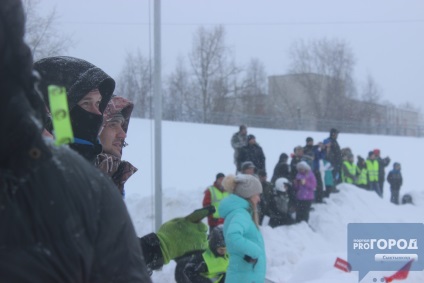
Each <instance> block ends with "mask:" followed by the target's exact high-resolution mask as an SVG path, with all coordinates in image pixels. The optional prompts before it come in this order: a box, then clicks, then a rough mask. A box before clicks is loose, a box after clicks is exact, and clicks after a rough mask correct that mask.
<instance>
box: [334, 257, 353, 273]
mask: <svg viewBox="0 0 424 283" xmlns="http://www.w3.org/2000/svg"><path fill="white" fill-rule="evenodd" d="M334 267H335V268H338V269H340V270H343V271H344V272H350V271H351V270H352V266H350V263H349V262H347V261H346V260H344V259H341V258H339V257H338V258H337V259H336V262H335V263H334Z"/></svg>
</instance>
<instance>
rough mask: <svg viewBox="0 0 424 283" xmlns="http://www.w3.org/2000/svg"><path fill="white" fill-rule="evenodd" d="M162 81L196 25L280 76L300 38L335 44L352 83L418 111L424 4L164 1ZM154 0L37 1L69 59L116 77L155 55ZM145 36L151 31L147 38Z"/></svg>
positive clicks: (241, 57)
mask: <svg viewBox="0 0 424 283" xmlns="http://www.w3.org/2000/svg"><path fill="white" fill-rule="evenodd" d="M161 3H162V24H163V26H162V64H163V65H162V66H163V77H165V76H166V75H167V74H169V73H170V72H171V71H172V70H173V67H174V65H175V63H176V61H177V57H178V56H182V57H183V58H184V59H185V60H186V63H187V66H188V60H187V55H188V53H189V52H190V50H191V47H192V38H193V33H194V31H195V30H196V29H197V28H198V27H199V26H202V25H203V26H205V27H213V26H215V25H223V26H224V28H225V30H226V43H227V45H228V46H230V47H231V48H232V51H233V54H234V56H235V58H236V61H237V62H238V63H239V64H241V65H243V64H247V63H248V62H249V60H250V59H251V58H258V59H260V60H261V61H262V62H263V63H264V65H265V68H266V71H267V74H268V75H278V74H285V73H286V72H287V68H288V64H289V59H290V58H289V57H288V56H289V52H288V51H289V48H290V45H291V44H292V43H293V42H294V41H295V40H298V39H306V40H309V39H320V38H324V37H326V38H329V39H332V38H338V39H343V40H345V41H347V42H348V43H349V44H350V46H351V48H352V50H353V52H354V54H355V58H356V65H355V70H354V77H355V79H356V80H357V81H358V82H361V81H364V80H365V79H366V76H367V75H368V74H370V75H371V76H372V77H373V78H374V79H375V81H376V82H377V84H378V85H379V86H380V88H381V90H382V94H383V100H388V101H390V102H392V103H393V104H395V105H398V104H400V103H403V102H406V101H409V102H411V103H413V104H414V105H416V106H418V107H420V108H421V109H422V110H424V97H423V94H424V93H423V89H424V79H423V68H424V54H423V52H424V37H423V35H424V1H421V0H397V1H395V0H378V1H374V0H372V1H370V0H349V1H337V0H310V1H305V0H303V1H302V0H301V1H299V0H296V1H295V0H291V1H284V0H262V1H259V0H258V1H253V0H162V2H161ZM153 4H154V3H153V0H151V1H148V0H73V1H63V0H42V1H41V3H40V8H42V11H41V12H42V13H45V12H46V11H49V10H51V9H52V8H54V7H55V8H56V13H57V15H58V16H59V18H58V28H59V29H60V30H61V31H62V32H63V33H65V34H69V35H71V36H72V38H73V40H74V42H75V44H74V46H72V47H71V48H70V49H69V50H68V54H66V55H70V56H75V57H80V58H82V59H85V60H88V61H90V62H92V63H94V64H95V65H97V66H99V67H101V68H102V69H104V70H105V71H106V72H107V73H109V74H110V75H111V76H113V77H115V78H117V76H118V75H119V73H120V72H121V70H122V68H123V65H124V60H125V55H126V53H127V52H135V51H136V50H137V49H139V50H140V51H141V53H142V54H143V56H145V57H150V56H153ZM149 30H150V32H149Z"/></svg>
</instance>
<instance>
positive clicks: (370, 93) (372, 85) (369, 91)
mask: <svg viewBox="0 0 424 283" xmlns="http://www.w3.org/2000/svg"><path fill="white" fill-rule="evenodd" d="M380 99H381V89H380V87H379V86H378V85H377V83H376V82H375V80H374V78H373V77H372V76H371V75H370V74H368V75H367V78H366V81H365V83H364V84H363V85H362V100H364V101H366V102H371V103H378V102H380Z"/></svg>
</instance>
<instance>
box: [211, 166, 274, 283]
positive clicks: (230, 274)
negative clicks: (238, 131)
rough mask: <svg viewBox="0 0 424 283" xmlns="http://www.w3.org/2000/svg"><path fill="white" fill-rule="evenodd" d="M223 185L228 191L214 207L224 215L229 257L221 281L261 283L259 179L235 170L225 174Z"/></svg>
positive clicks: (262, 250)
mask: <svg viewBox="0 0 424 283" xmlns="http://www.w3.org/2000/svg"><path fill="white" fill-rule="evenodd" d="M223 185H224V188H225V190H226V191H228V192H230V195H229V196H228V197H226V198H225V199H223V200H222V201H221V204H220V206H219V208H218V210H219V215H221V216H222V217H223V218H224V219H225V221H224V237H225V242H226V245H227V249H228V254H229V255H230V258H231V260H230V263H229V265H228V268H227V273H226V278H225V283H240V282H249V283H263V282H264V281H265V273H266V256H265V246H264V240H263V238H262V235H261V232H260V230H259V224H258V212H257V204H258V202H259V201H260V197H259V195H260V194H261V193H262V186H261V183H260V182H259V180H258V178H256V177H255V176H252V175H246V174H239V175H237V176H233V175H229V176H227V177H225V179H224V181H223Z"/></svg>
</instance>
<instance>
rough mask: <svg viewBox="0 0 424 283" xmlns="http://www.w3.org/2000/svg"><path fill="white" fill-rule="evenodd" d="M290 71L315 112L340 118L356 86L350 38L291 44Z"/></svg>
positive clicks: (317, 115)
mask: <svg viewBox="0 0 424 283" xmlns="http://www.w3.org/2000/svg"><path fill="white" fill-rule="evenodd" d="M290 55H291V58H292V62H291V67H290V72H291V73H292V74H296V75H297V76H296V78H297V79H298V82H299V84H300V85H301V86H302V87H303V88H304V91H305V92H306V93H307V95H308V96H307V97H308V100H309V101H308V102H309V104H310V109H311V110H310V112H312V113H311V114H312V116H314V117H316V118H318V119H340V118H342V117H343V114H344V109H345V107H347V104H346V98H347V96H348V94H352V93H354V92H353V91H352V90H349V89H348V88H349V87H352V86H353V78H352V77H353V69H354V65H355V57H354V54H353V52H352V50H351V48H350V46H349V45H348V44H347V42H345V41H343V40H339V39H332V40H330V39H326V38H324V39H319V40H312V41H309V42H305V41H302V40H300V41H297V42H295V43H294V44H293V45H292V47H291V54H290Z"/></svg>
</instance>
